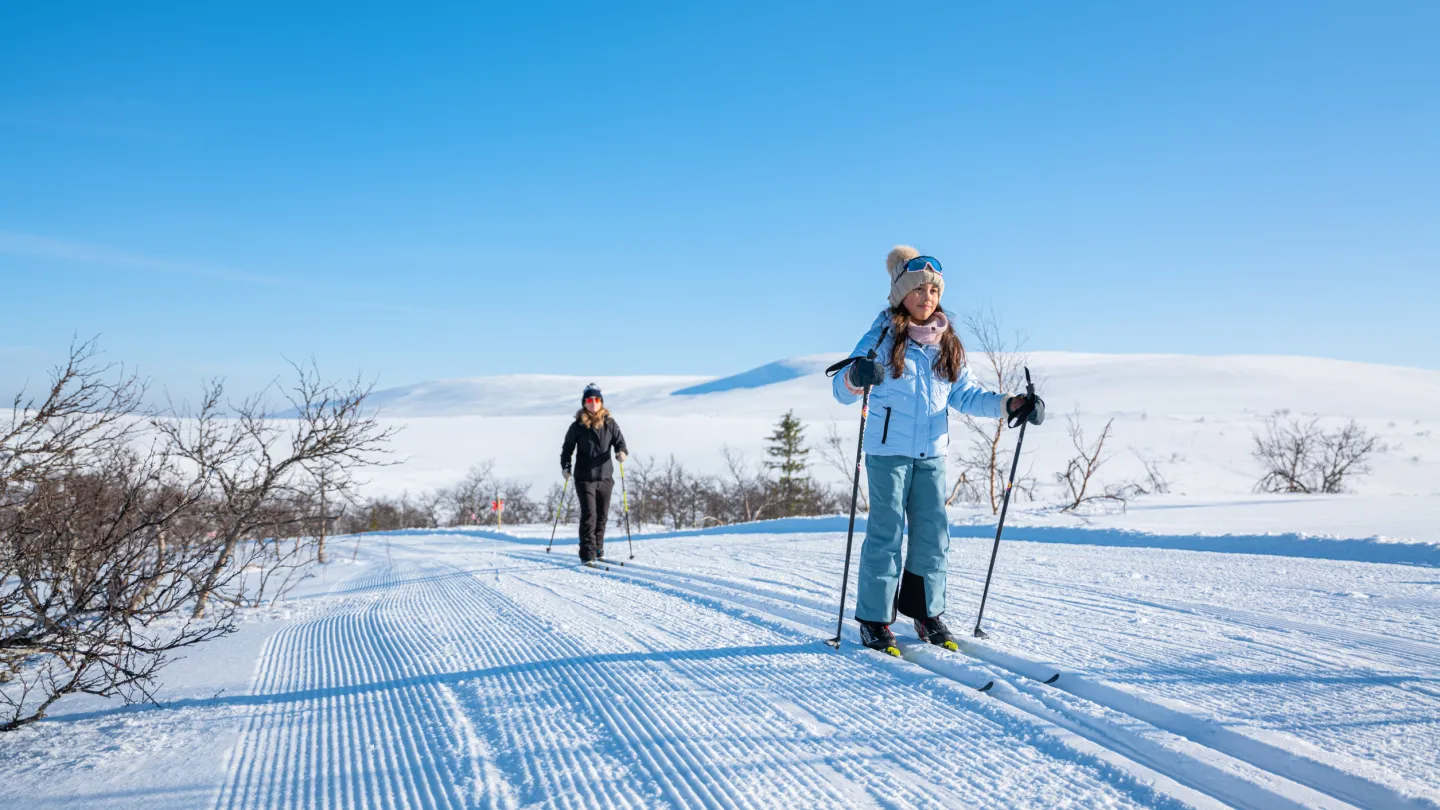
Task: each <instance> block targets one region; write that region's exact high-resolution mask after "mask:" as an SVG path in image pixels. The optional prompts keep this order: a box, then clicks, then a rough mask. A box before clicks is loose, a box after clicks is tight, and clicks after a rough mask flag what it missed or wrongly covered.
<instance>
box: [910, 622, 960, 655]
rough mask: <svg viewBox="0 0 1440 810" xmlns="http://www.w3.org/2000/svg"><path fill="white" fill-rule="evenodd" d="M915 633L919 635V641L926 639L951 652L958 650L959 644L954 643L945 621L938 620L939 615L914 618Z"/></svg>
mask: <svg viewBox="0 0 1440 810" xmlns="http://www.w3.org/2000/svg"><path fill="white" fill-rule="evenodd" d="M915 635H917V636H919V637H920V640H921V641H928V642H930V643H931V644H934V645H935V646H937V647H944V648H945V649H947V650H949V651H951V652H960V645H959V644H956V643H955V637H954V636H953V635H951V634H950V628H948V627H946V626H945V622H943V621H940V617H939V616H932V617H930V618H928V619H916V620H915Z"/></svg>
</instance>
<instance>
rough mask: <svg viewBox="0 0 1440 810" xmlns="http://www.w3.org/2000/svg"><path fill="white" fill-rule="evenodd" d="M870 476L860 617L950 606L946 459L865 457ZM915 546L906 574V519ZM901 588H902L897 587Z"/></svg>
mask: <svg viewBox="0 0 1440 810" xmlns="http://www.w3.org/2000/svg"><path fill="white" fill-rule="evenodd" d="M865 471H866V473H867V474H868V475H869V476H870V519H869V520H868V521H866V525H865V544H864V545H862V546H861V547H860V589H859V594H858V596H857V597H856V602H855V618H857V619H864V620H865V621H867V622H883V623H885V624H890V623H891V622H893V621H895V611H896V609H897V608H898V609H899V611H900V612H901V613H903V614H905V615H906V616H910V617H911V618H916V619H923V618H926V617H928V616H939V615H940V614H941V613H943V612H944V611H945V564H946V555H947V554H948V553H949V552H950V527H949V525H948V520H947V518H946V516H945V458H944V457H943V456H941V457H940V458H910V457H908V456H866V457H865ZM907 522H908V523H909V525H910V548H909V552H908V553H907V554H906V555H905V567H904V576H903V578H902V576H901V567H900V546H901V541H902V538H903V535H904V532H905V524H906V523H907ZM897 589H898V592H897Z"/></svg>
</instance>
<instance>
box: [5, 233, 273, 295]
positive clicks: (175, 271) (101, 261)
mask: <svg viewBox="0 0 1440 810" xmlns="http://www.w3.org/2000/svg"><path fill="white" fill-rule="evenodd" d="M0 253H4V254H9V255H11V256H27V257H30V258H38V259H55V260H59V261H64V262H72V263H75V264H86V265H92V266H96V267H104V268H108V269H112V270H118V269H123V270H139V271H142V272H150V273H168V274H171V275H183V276H193V277H195V278H208V279H212V280H216V281H232V282H239V283H241V284H261V285H265V286H267V287H299V286H301V285H299V284H296V283H295V282H293V281H290V280H288V279H283V278H276V277H274V276H261V275H256V274H254V273H243V272H239V271H235V270H228V269H225V268H220V267H206V266H204V265H198V264H191V263H189V262H177V261H172V260H169V259H157V258H153V257H150V256H137V255H135V254H133V253H126V252H124V251H121V250H115V249H113V248H107V247H97V246H95V245H84V244H79V243H76V242H64V241H61V240H59V239H51V238H49V237H46V236H36V235H34V234H28V233H14V232H11V231H0Z"/></svg>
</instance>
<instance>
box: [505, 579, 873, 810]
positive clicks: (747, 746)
mask: <svg viewBox="0 0 1440 810" xmlns="http://www.w3.org/2000/svg"><path fill="white" fill-rule="evenodd" d="M517 579H520V578H518V577H517ZM524 581H526V582H527V583H528V584H530V585H532V586H534V587H537V588H540V589H543V590H545V591H547V592H549V593H551V594H552V595H553V596H556V597H560V598H564V597H563V596H562V595H561V594H559V593H558V592H556V591H555V589H554V588H553V587H552V586H548V585H543V584H541V583H538V582H535V581H533V580H524ZM586 606H587V607H589V608H590V609H592V610H594V611H596V612H599V613H603V614H604V615H608V616H609V617H610V618H612V619H620V618H621V617H620V615H619V614H616V613H614V612H611V611H608V609H607V608H608V604H607V603H605V602H603V601H598V600H587V605H586ZM671 618H675V619H679V620H680V621H681V622H682V623H683V624H684V625H685V626H699V625H698V623H696V622H695V621H693V620H691V619H689V618H688V617H686V618H680V617H674V616H672V617H671ZM572 620H573V619H572ZM591 624H592V625H593V624H594V623H593V622H591ZM602 629H603V628H602ZM626 635H627V637H629V638H630V639H631V640H632V641H637V642H638V641H640V639H638V638H637V637H635V636H634V635H633V634H630V633H627V634H626ZM678 637H680V638H682V639H689V640H700V641H702V642H703V643H704V644H707V645H714V644H716V643H717V642H720V641H723V639H720V638H718V637H717V636H716V635H715V634H707V635H705V636H704V637H703V638H702V637H698V636H697V635H696V634H678ZM641 646H645V645H643V644H642V645H641ZM648 648H649V649H650V650H651V651H652V652H658V651H659V650H657V649H656V648H654V647H653V646H650V647H648ZM683 663H684V667H683V668H684V669H685V670H686V671H687V672H690V673H696V672H699V673H704V675H705V677H703V678H696V679H695V685H696V686H700V687H711V688H713V686H714V685H716V684H719V683H721V682H723V680H724V678H725V674H726V673H724V672H723V670H720V669H719V668H718V667H716V666H713V665H711V664H709V663H707V662H704V661H698V660H697V661H685V662H683ZM672 666H674V667H675V668H676V669H680V668H681V665H680V664H678V663H675V664H672ZM752 708H756V707H753V706H752ZM733 744H734V745H735V746H736V747H737V748H741V749H743V750H745V751H747V752H749V753H751V755H752V756H753V757H755V759H757V760H759V759H760V757H761V756H762V755H763V753H764V752H763V749H762V748H761V747H760V746H759V745H757V744H756V743H754V742H753V741H752V740H751V739H750V738H749V737H747V736H745V735H738V736H737V738H736V741H735V742H734V743H733ZM780 747H782V748H783V749H784V751H783V753H785V754H789V755H791V756H792V761H799V760H800V758H801V757H802V756H803V753H802V752H801V751H799V750H798V748H797V747H796V746H793V745H788V744H785V743H784V742H780ZM789 775H791V776H794V777H797V778H800V779H803V781H804V783H805V784H804V785H803V786H804V787H808V788H809V789H810V790H812V791H814V793H812V794H811V795H815V794H832V795H831V798H832V799H833V800H835V801H837V802H843V801H844V800H845V798H846V797H845V796H843V795H840V794H838V792H836V791H835V788H834V786H833V785H831V784H830V783H829V782H828V781H826V780H824V779H822V778H820V776H819V775H818V774H815V773H813V772H812V769H805V770H803V771H800V772H798V773H791V774H789Z"/></svg>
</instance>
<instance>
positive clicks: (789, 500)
mask: <svg viewBox="0 0 1440 810" xmlns="http://www.w3.org/2000/svg"><path fill="white" fill-rule="evenodd" d="M765 452H766V454H768V455H769V456H770V458H771V459H773V460H772V461H767V462H765V466H766V467H768V468H769V469H772V470H775V471H776V472H777V473H779V478H778V480H777V481H776V482H775V486H776V489H777V491H778V492H777V494H778V495H779V507H780V512H781V514H784V515H787V516H789V515H795V514H798V513H799V510H800V506H801V500H802V498H801V496H802V495H804V494H805V493H806V492H808V491H809V489H810V479H809V477H808V476H807V475H806V474H805V471H806V463H805V456H806V455H808V454H809V453H810V448H808V447H806V446H805V426H804V424H802V423H801V422H800V420H799V419H796V418H795V412H794V411H786V412H785V415H784V416H782V417H780V423H779V424H778V425H776V427H775V432H774V433H772V434H770V446H769V447H767V448H766V449H765Z"/></svg>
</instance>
